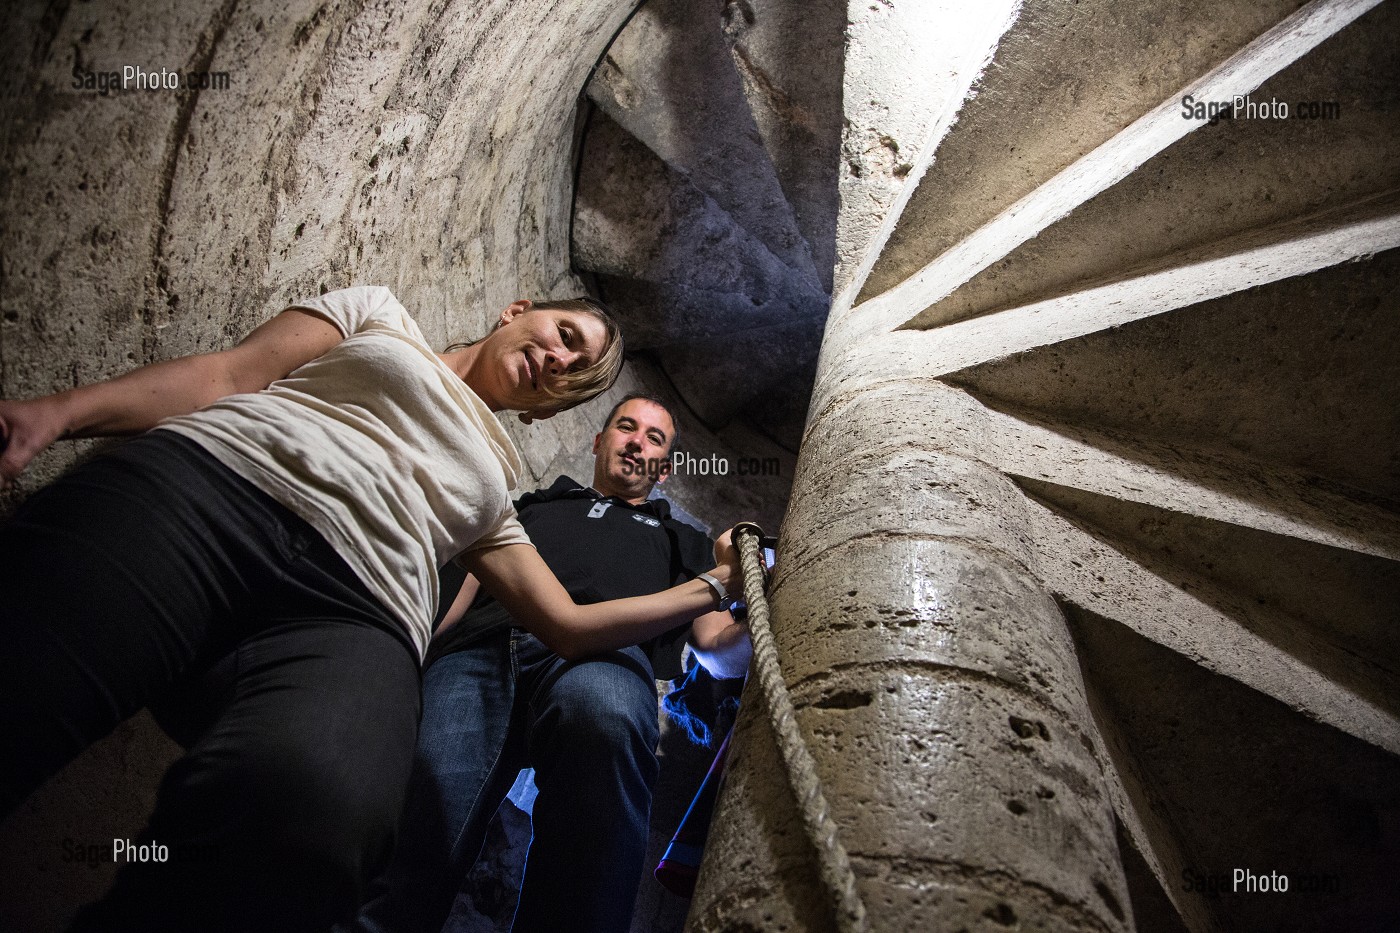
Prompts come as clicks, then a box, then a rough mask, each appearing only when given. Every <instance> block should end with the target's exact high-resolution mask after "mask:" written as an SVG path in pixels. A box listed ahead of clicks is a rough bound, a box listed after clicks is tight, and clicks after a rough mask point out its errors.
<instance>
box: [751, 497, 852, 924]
mask: <svg viewBox="0 0 1400 933" xmlns="http://www.w3.org/2000/svg"><path fill="white" fill-rule="evenodd" d="M761 535H762V530H761V529H759V528H758V526H757V525H752V524H748V523H744V524H742V525H739V526H738V527H736V528H735V529H734V543H735V546H737V547H738V549H739V562H740V566H741V567H742V568H743V571H744V601H745V602H746V603H747V604H748V607H749V637H750V639H751V640H752V642H753V661H752V662H751V667H750V670H751V673H752V674H753V675H754V676H757V677H758V686H759V690H760V692H761V693H762V695H763V704H764V706H765V707H766V708H767V710H768V721H769V723H770V724H771V725H772V727H773V737H774V739H776V740H777V744H778V753H779V755H780V756H781V757H782V760H783V767H784V768H785V769H786V771H787V778H788V785H789V786H790V787H791V788H792V792H793V796H794V797H795V798H796V799H797V808H798V810H799V811H800V812H801V814H802V826H803V828H804V829H805V830H806V832H807V839H808V840H809V841H810V842H811V843H812V847H813V848H814V850H815V852H816V857H817V869H818V872H819V873H820V875H821V880H822V884H823V885H824V886H825V887H826V889H827V892H828V894H829V895H830V896H831V900H832V906H833V908H834V909H835V911H836V928H837V929H838V930H839V931H841V933H864V931H865V929H866V922H865V905H864V904H863V903H861V899H860V894H859V893H857V891H856V876H855V872H854V871H853V870H852V869H851V859H850V856H849V855H847V854H846V848H845V846H843V845H841V840H840V839H838V838H836V822H835V821H834V820H833V819H832V818H831V810H830V808H829V807H828V806H827V803H826V795H825V794H823V793H822V787H821V781H820V779H818V777H817V766H816V762H815V761H814V760H813V758H812V752H811V751H810V750H809V749H808V748H807V743H806V742H805V741H803V739H802V733H801V732H800V731H799V730H798V727H797V719H796V717H795V715H794V712H793V708H792V696H791V695H790V694H789V693H788V689H787V684H786V683H785V682H784V681H783V672H782V669H781V668H780V667H779V666H778V649H777V646H776V644H775V643H774V641H773V630H772V628H771V627H770V625H769V621H768V597H767V595H766V594H765V593H764V591H763V564H762V561H761V560H760V558H759V539H760V537H761Z"/></svg>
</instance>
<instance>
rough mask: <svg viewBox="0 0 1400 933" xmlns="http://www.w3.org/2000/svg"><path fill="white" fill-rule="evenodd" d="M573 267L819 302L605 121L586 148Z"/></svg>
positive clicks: (707, 200) (803, 282)
mask: <svg viewBox="0 0 1400 933" xmlns="http://www.w3.org/2000/svg"><path fill="white" fill-rule="evenodd" d="M573 259H574V264H575V266H576V267H578V268H581V269H585V270H588V271H592V272H597V273H602V274H606V275H611V276H615V277H620V278H631V279H638V280H642V281H648V282H655V283H663V284H668V285H678V286H685V287H689V288H698V289H704V290H709V291H718V292H739V293H743V294H747V295H749V296H750V297H751V298H752V299H753V300H754V306H755V307H759V306H762V305H763V304H764V303H766V302H768V301H771V300H772V299H774V298H776V297H778V296H783V295H790V296H800V297H803V298H805V299H807V300H812V299H814V298H817V297H824V296H823V293H822V291H821V289H820V288H818V287H817V285H816V284H815V283H814V281H813V280H812V279H811V278H810V277H809V276H807V275H805V274H804V273H801V272H798V271H796V270H794V269H792V268H791V267H790V266H788V265H787V264H786V263H784V262H783V261H782V259H780V258H779V257H777V256H775V255H774V254H773V253H772V252H770V251H769V250H768V249H767V247H766V246H764V244H763V243H762V242H761V241H760V240H758V239H757V238H756V237H754V236H753V235H752V234H751V233H750V232H749V231H748V230H747V229H745V227H744V225H743V224H742V223H741V222H739V220H737V219H736V218H735V217H734V216H733V215H731V214H730V213H729V212H728V211H726V210H725V209H724V208H723V207H722V206H721V205H720V204H719V203H718V202H716V201H715V200H714V199H713V198H711V197H710V196H709V195H707V194H705V193H704V192H703V191H701V190H700V189H699V188H697V187H695V185H693V184H692V183H691V179H690V177H689V176H686V175H685V174H683V173H681V172H679V171H677V170H676V169H675V168H673V167H671V166H670V165H668V164H666V162H664V161H663V160H662V159H661V158H659V157H658V156H657V155H656V154H655V153H653V152H652V151H651V150H650V149H649V148H648V147H647V146H646V145H644V144H643V143H642V142H640V141H638V140H637V139H636V138H635V137H633V136H632V135H631V134H630V133H629V132H627V130H625V129H624V128H622V127H621V126H619V125H618V124H616V123H614V122H613V121H612V120H611V119H609V118H608V117H607V116H606V115H604V114H601V113H595V114H594V118H593V120H592V121H591V122H590V125H589V129H588V132H587V136H586V137H585V141H584V151H583V155H582V159H581V165H580V170H579V178H578V185H577V198H576V201H575V207H574V237H573Z"/></svg>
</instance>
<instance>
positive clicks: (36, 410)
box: [0, 308, 342, 486]
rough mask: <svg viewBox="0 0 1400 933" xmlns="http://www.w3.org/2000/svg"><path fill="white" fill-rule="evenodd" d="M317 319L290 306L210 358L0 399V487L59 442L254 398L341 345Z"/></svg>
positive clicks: (127, 430)
mask: <svg viewBox="0 0 1400 933" xmlns="http://www.w3.org/2000/svg"><path fill="white" fill-rule="evenodd" d="M341 339H342V337H341V334H340V330H339V329H338V328H337V327H336V326H335V325H334V324H332V323H331V322H330V321H327V320H326V319H325V318H322V317H320V316H319V315H316V314H313V313H312V312H310V311H304V310H301V309H297V308H292V309H289V310H286V311H283V312H282V313H281V314H279V315H277V316H276V317H274V318H273V319H272V320H270V321H268V322H267V323H265V324H263V325H262V326H261V327H259V328H257V329H256V330H254V331H253V332H252V333H251V334H249V335H248V336H247V337H245V338H244V339H243V342H242V343H240V344H238V346H236V347H232V348H230V349H228V350H221V351H219V352H217V353H202V354H199V355H197V356H185V357H180V358H179V359H174V360H167V361H165V362H161V363H152V364H151V365H149V366H143V367H141V368H140V369H136V370H133V371H132V372H129V373H127V374H125V375H123V376H118V377H116V378H115V379H109V380H107V381H106V382H99V383H95V384H93V385H90V386H80V387H78V388H75V389H68V390H67V391H65V392H59V393H57V394H54V395H46V396H44V397H43V398H36V399H29V400H26V401H0V444H3V451H4V452H3V454H0V484H3V485H4V486H9V484H10V483H11V482H13V481H14V480H15V479H16V478H17V477H18V476H19V474H20V473H21V472H23V471H24V468H25V467H26V466H27V465H28V464H29V461H31V460H33V459H34V457H35V456H36V455H37V454H38V453H39V452H40V451H42V450H43V449H44V448H45V447H48V446H49V445H50V444H52V443H53V442H54V441H56V440H58V439H59V438H64V437H99V436H104V435H113V434H136V433H139V432H141V431H144V430H146V429H147V428H151V427H154V426H155V424H156V423H157V422H159V421H161V420H162V419H165V418H168V417H170V416H172V415H184V414H188V413H190V412H192V411H198V410H199V409H201V408H203V407H205V406H206V405H209V404H211V403H213V402H216V401H218V400H219V399H221V398H223V397H224V396H226V395H234V394H236V393H239V392H256V391H258V390H259V389H265V388H267V386H268V385H269V384H270V383H272V382H274V381H276V380H278V379H281V378H282V377H283V376H285V375H287V374H288V373H290V372H291V371H292V370H294V369H296V368H297V367H299V366H301V365H303V364H305V363H309V362H310V361H311V360H314V359H315V358H316V357H318V356H320V355H321V354H323V353H325V352H326V351H327V350H329V349H331V347H334V346H335V345H336V344H337V343H339V342H340V341H341Z"/></svg>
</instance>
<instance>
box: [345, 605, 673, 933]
mask: <svg viewBox="0 0 1400 933" xmlns="http://www.w3.org/2000/svg"><path fill="white" fill-rule="evenodd" d="M658 731H659V730H658V725H657V700H656V685H655V681H654V680H653V679H652V670H651V664H650V663H649V662H648V660H647V658H646V655H645V654H643V653H642V651H641V649H639V648H635V647H634V648H627V649H625V650H622V651H614V652H610V653H607V654H604V655H600V656H598V657H594V658H590V659H588V660H585V661H578V662H574V663H569V662H566V661H564V660H563V659H562V658H560V657H559V656H558V655H556V654H554V653H553V652H551V651H550V650H549V649H548V648H546V647H545V646H544V645H543V644H541V643H540V642H539V641H538V640H536V639H535V638H534V637H533V636H531V635H528V634H526V633H524V632H521V631H519V630H513V631H511V632H508V633H507V632H503V633H501V634H500V635H498V636H493V637H491V638H489V639H487V640H485V641H483V642H479V643H477V644H475V645H472V646H471V647H469V648H467V649H464V650H462V651H457V652H453V653H451V654H448V655H445V656H443V657H442V658H439V659H438V660H437V661H436V662H435V663H433V665H432V666H430V667H429V668H428V669H427V670H426V671H425V672H424V675H423V720H422V723H421V725H420V727H419V733H418V748H417V753H416V757H415V760H414V765H413V777H412V779H411V780H410V782H409V791H408V802H407V805H406V808H405V811H404V817H403V822H402V827H401V832H400V835H399V842H398V846H397V848H396V850H395V854H394V858H393V861H392V863H391V865H390V868H389V870H388V872H387V873H386V875H385V878H384V879H383V884H384V885H385V887H384V889H383V891H382V892H381V893H380V895H379V896H378V897H376V898H375V899H374V900H373V901H371V902H370V903H369V904H368V905H366V907H365V909H364V911H363V912H362V913H361V915H360V917H359V918H358V920H357V926H356V929H360V930H369V931H375V933H388V931H402V933H406V931H424V933H429V931H430V933H438V931H439V930H440V929H441V927H442V925H443V923H444V922H445V921H446V920H447V917H448V915H449V913H450V912H451V910H452V902H453V899H454V897H455V895H456V892H457V889H458V887H459V886H460V885H461V882H462V879H463V878H464V877H465V876H466V874H467V871H468V870H469V869H470V868H471V866H472V863H473V862H474V861H475V860H476V857H477V854H478V853H479V852H480V850H481V846H482V842H483V840H484V838H485V834H486V829H487V826H488V824H489V823H490V820H491V817H492V816H493V815H494V813H495V811H496V808H497V806H498V805H499V804H500V802H501V800H502V799H503V798H504V797H505V794H506V792H507V791H508V790H509V789H510V786H511V783H512V782H513V781H514V779H515V776H516V774H517V772H519V770H520V769H521V768H522V767H533V768H534V769H535V783H536V786H537V787H538V788H539V797H538V798H537V799H536V801H535V808H534V816H533V831H534V835H533V838H532V840H531V843H530V854H529V858H528V860H527V862H526V866H525V879H524V883H523V886H522V888H521V893H520V905H519V907H518V909H517V911H516V915H515V925H514V929H515V930H516V931H517V933H527V931H558V930H563V929H567V930H570V931H579V933H584V931H599V933H602V931H619V933H625V931H626V930H627V929H628V927H629V926H630V924H631V918H632V904H633V901H635V900H636V896H637V886H638V884H639V883H640V880H641V874H642V867H643V862H644V860H645V857H646V842H647V818H648V814H649V811H650V809H651V791H652V787H653V785H654V784H655V783H656V775H657V771H658V767H659V766H658V763H657V759H656V743H657V740H658Z"/></svg>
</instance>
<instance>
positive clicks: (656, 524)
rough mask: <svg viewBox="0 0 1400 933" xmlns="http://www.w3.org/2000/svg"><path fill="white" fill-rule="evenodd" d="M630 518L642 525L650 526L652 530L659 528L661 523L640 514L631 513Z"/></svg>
mask: <svg viewBox="0 0 1400 933" xmlns="http://www.w3.org/2000/svg"><path fill="white" fill-rule="evenodd" d="M632 517H633V518H634V519H636V520H637V521H639V522H641V523H642V524H643V525H650V526H651V527H653V528H660V527H661V521H660V520H659V519H655V518H652V517H651V516H650V515H643V514H642V513H641V512H633V513H632Z"/></svg>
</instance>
